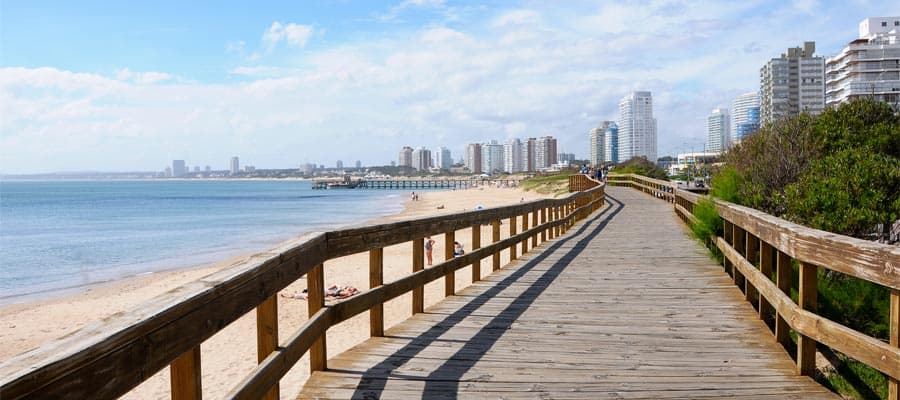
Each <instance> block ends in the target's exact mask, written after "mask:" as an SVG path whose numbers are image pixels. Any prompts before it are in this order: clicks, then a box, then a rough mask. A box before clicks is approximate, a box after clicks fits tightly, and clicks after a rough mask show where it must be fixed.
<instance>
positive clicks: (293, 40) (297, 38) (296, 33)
mask: <svg viewBox="0 0 900 400" xmlns="http://www.w3.org/2000/svg"><path fill="white" fill-rule="evenodd" d="M312 34H313V27H312V26H310V25H298V24H295V23H293V22H291V23H288V24H286V25H282V24H281V22H278V21H275V22H273V23H272V26H270V27H269V29H268V30H266V32H265V33H263V37H262V41H263V44H264V45H265V46H267V48H270V49H271V48H272V47H274V46H275V45H277V44H278V43H279V42H281V41H284V42H285V43H287V44H288V45H290V46H293V47H300V48H302V47H306V43H307V42H308V41H309V38H310V37H311V36H312Z"/></svg>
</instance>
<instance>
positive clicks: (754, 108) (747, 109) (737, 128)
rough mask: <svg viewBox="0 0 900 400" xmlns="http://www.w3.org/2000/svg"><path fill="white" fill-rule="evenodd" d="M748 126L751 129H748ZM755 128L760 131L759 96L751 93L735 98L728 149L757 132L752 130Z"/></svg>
mask: <svg viewBox="0 0 900 400" xmlns="http://www.w3.org/2000/svg"><path fill="white" fill-rule="evenodd" d="M742 124H751V125H742ZM748 126H750V127H751V128H747V127H748ZM754 126H755V127H756V129H759V94H758V93H757V92H750V93H744V94H742V95H740V96H738V97H735V98H734V100H733V101H732V102H731V126H730V128H729V130H730V131H731V138H730V142H729V143H728V144H726V147H730V146H731V145H734V144H735V143H740V141H741V140H744V137H745V136H747V135H749V134H751V133H753V132H755V130H754V129H752V127H754Z"/></svg>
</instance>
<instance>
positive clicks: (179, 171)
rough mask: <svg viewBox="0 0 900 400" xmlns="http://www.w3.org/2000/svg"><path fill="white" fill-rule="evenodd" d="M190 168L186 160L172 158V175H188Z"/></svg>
mask: <svg viewBox="0 0 900 400" xmlns="http://www.w3.org/2000/svg"><path fill="white" fill-rule="evenodd" d="M187 173H188V170H187V167H186V166H185V165H184V160H172V176H174V177H176V178H178V177H182V176H185V175H187Z"/></svg>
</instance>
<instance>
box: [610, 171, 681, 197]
mask: <svg viewBox="0 0 900 400" xmlns="http://www.w3.org/2000/svg"><path fill="white" fill-rule="evenodd" d="M607 184H608V185H609V186H628V187H631V188H634V189H638V190H640V191H642V192H644V193H647V194H649V195H651V196H654V197H656V198H659V199H664V200H666V201H667V202H669V203H672V202H674V201H675V185H673V184H672V183H671V182H668V181H663V180H659V179H653V178H648V177H646V176H641V175H635V174H609V175H607Z"/></svg>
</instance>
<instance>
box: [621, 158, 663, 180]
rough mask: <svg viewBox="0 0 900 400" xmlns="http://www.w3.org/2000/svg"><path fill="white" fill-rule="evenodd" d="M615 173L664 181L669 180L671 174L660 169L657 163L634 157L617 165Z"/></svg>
mask: <svg viewBox="0 0 900 400" xmlns="http://www.w3.org/2000/svg"><path fill="white" fill-rule="evenodd" d="M614 172H615V173H617V174H637V175H643V176H646V177H650V178H654V179H661V180H664V181H667V180H669V174H668V173H666V170H664V169H662V168H660V167H659V166H657V165H656V164H655V163H653V162H651V161H649V160H647V159H646V158H644V157H633V158H632V159H630V160H628V161H625V162H623V163H619V164H616V168H615V170H614Z"/></svg>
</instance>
